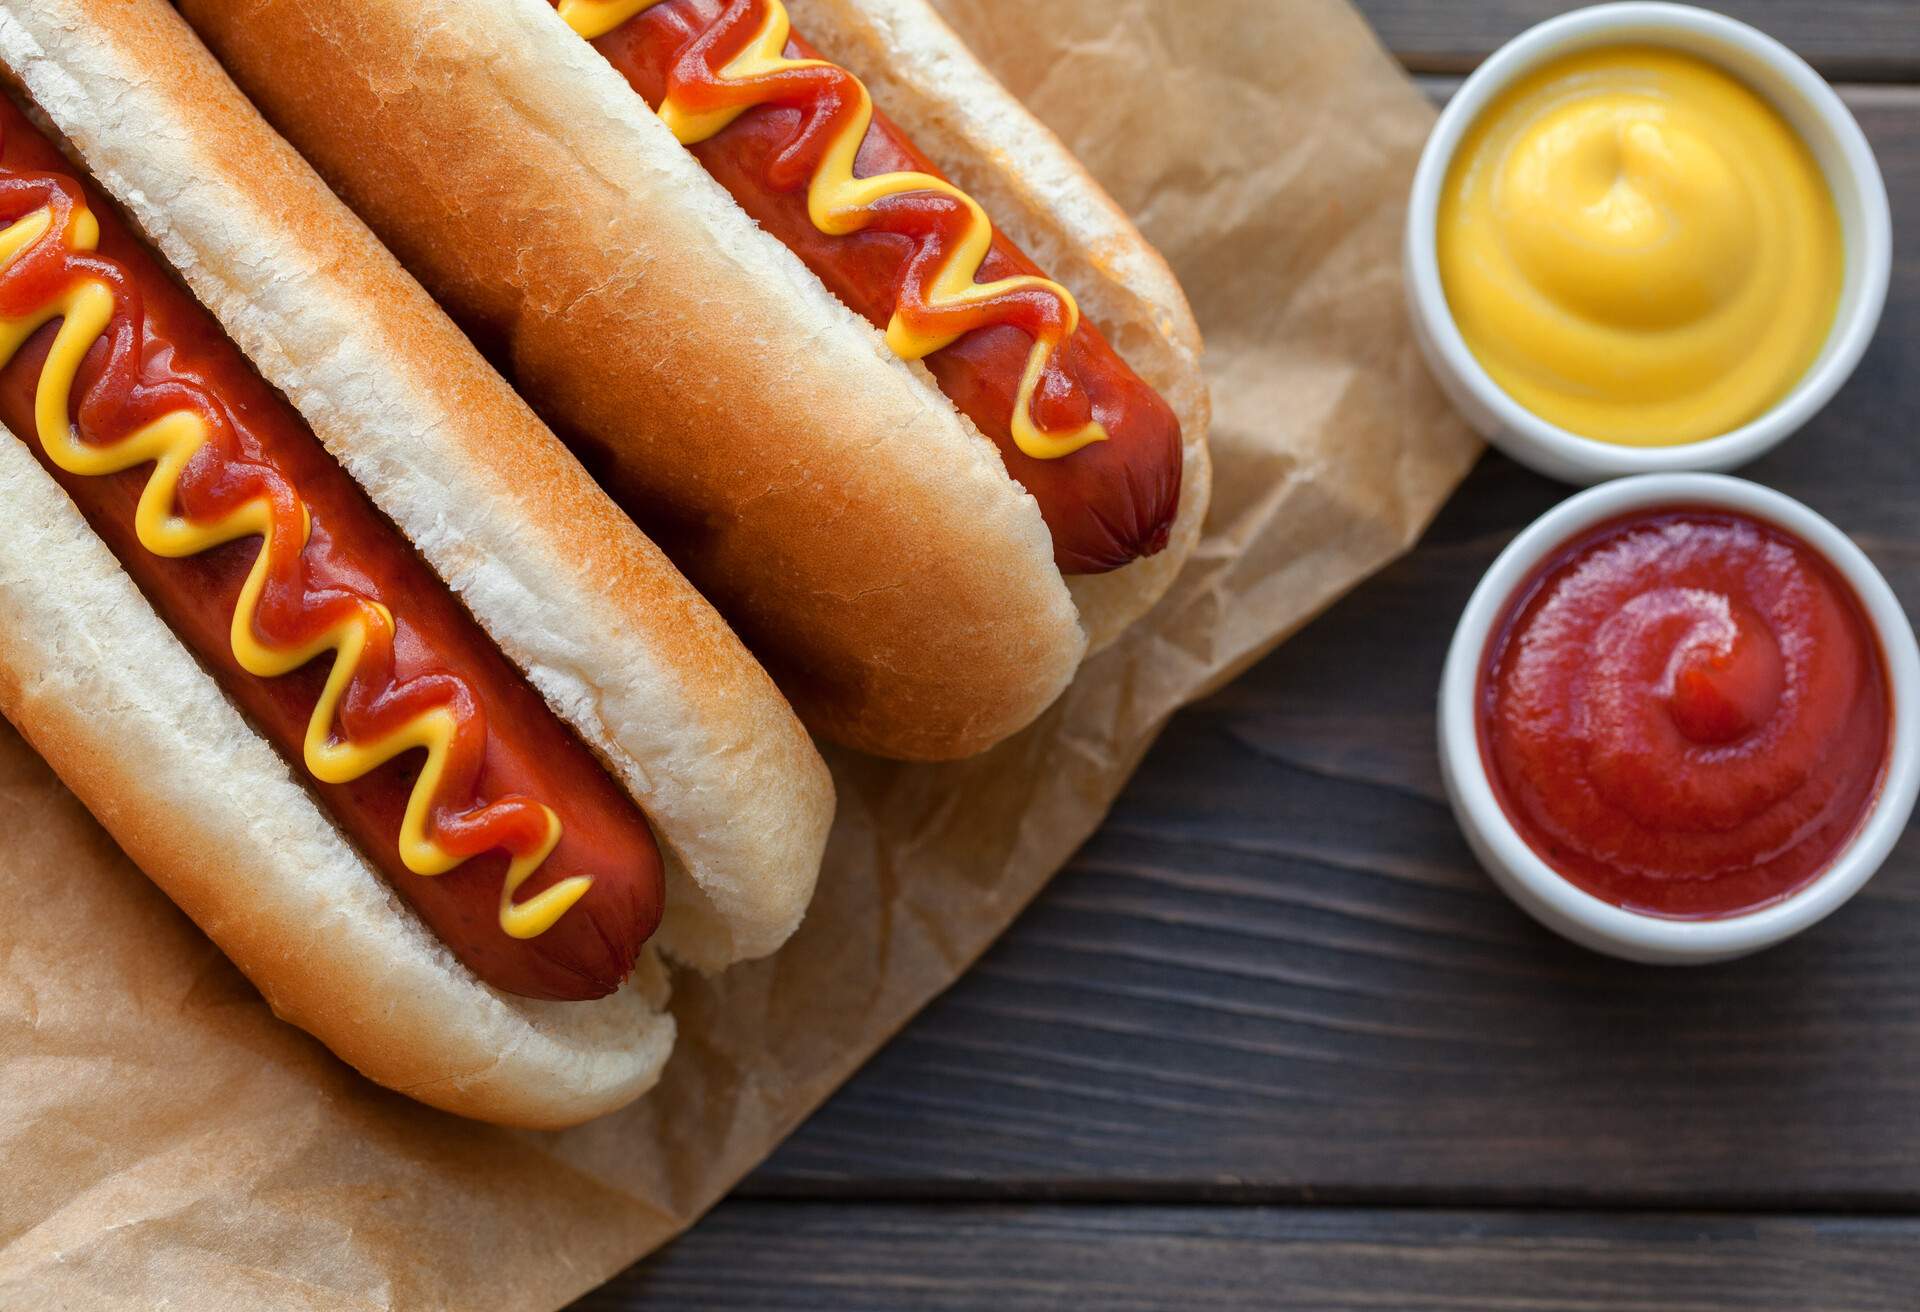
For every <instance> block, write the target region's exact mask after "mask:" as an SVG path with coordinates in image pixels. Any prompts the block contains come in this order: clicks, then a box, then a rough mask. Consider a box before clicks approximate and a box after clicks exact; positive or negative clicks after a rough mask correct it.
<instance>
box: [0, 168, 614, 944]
mask: <svg viewBox="0 0 1920 1312" xmlns="http://www.w3.org/2000/svg"><path fill="white" fill-rule="evenodd" d="M55 217H56V216H55V210H54V207H53V206H52V205H48V206H44V207H42V208H40V209H37V210H34V211H32V212H30V213H28V214H27V215H25V216H24V217H22V218H20V219H18V220H16V221H15V222H14V223H12V224H11V225H9V226H8V227H6V228H5V229H4V230H0V271H4V270H5V269H6V268H8V267H9V266H11V265H12V264H13V263H14V262H15V261H16V260H17V259H20V258H21V257H23V256H24V255H26V254H28V253H29V252H31V251H32V250H33V248H35V247H36V246H37V245H38V244H39V243H41V242H44V241H56V242H59V243H61V244H62V245H63V246H64V248H65V251H66V253H67V254H68V255H69V256H71V255H77V254H81V253H85V252H91V251H93V250H94V248H95V247H96V246H97V245H98V243H99V239H100V227H99V222H98V220H96V219H95V218H94V216H93V214H92V212H91V211H89V210H87V209H86V208H85V207H84V206H83V205H80V204H78V203H75V204H74V206H73V209H72V211H71V213H70V215H69V216H68V217H67V220H66V222H65V223H64V224H63V225H61V230H60V231H59V232H57V233H56V232H54V226H55ZM116 309H117V300H116V297H115V294H114V291H113V289H112V288H111V287H110V286H109V285H108V284H107V283H106V282H105V281H103V280H101V279H99V278H97V277H96V278H87V277H81V278H78V279H75V280H73V281H72V282H70V283H69V284H68V286H67V287H66V288H65V289H64V290H62V291H60V292H58V293H56V294H54V295H52V296H50V297H48V298H47V299H46V300H44V301H43V302H42V303H41V304H40V305H39V306H37V307H36V308H35V309H34V310H32V311H31V312H29V313H27V314H25V315H23V316H21V317H19V318H4V317H0V366H4V365H5V364H6V363H7V362H8V361H9V360H11V359H12V358H13V356H14V355H15V354H16V353H17V352H18V351H19V350H20V348H21V347H22V346H23V345H24V344H25V343H26V342H27V340H28V339H29V338H30V337H32V336H33V335H34V334H35V333H36V332H38V331H39V330H40V329H41V328H42V327H43V326H44V325H46V324H48V323H50V322H52V321H53V320H55V319H59V320H60V321H61V323H60V327H59V329H58V330H57V332H56V334H55V337H54V340H53V344H52V347H51V349H50V350H49V352H48V354H47V358H46V363H45V365H44V366H43V367H42V369H41V372H40V377H39V379H38V381H37V382H36V383H35V389H34V426H35V433H36V436H37V437H38V439H39V442H40V445H41V448H42V449H43V450H44V451H45V452H46V454H47V457H48V458H49V459H50V460H51V461H52V462H53V463H54V464H55V465H56V466H58V467H59V468H60V469H62V470H65V471H66V472H67V473H69V474H74V475H77V476H82V477H103V476H106V475H111V474H118V473H121V472H123V471H126V470H129V469H133V468H135V467H137V466H139V465H143V464H148V463H151V464H152V465H153V466H154V470H153V474H152V476H151V477H150V478H149V479H148V480H147V483H146V485H145V486H144V487H143V488H142V489H141V492H140V498H139V502H138V505H137V507H136V509H135V512H134V528H135V533H136V535H137V537H138V539H139V541H140V544H141V546H143V547H145V548H146V549H147V550H148V551H150V552H152V553H154V554H155V555H157V556H162V557H167V558H180V557H186V556H192V555H196V554H198V553H200V552H203V551H209V550H212V549H213V548H215V547H219V546H223V545H225V544H226V543H229V542H234V541H237V540H239V539H241V538H247V537H256V536H257V537H259V538H260V539H261V546H260V551H259V554H258V555H257V556H256V557H255V558H254V562H253V566H252V569H251V570H250V571H249V573H248V575H247V578H246V582H245V583H244V584H243V585H242V587H241V591H240V596H239V599H238V602H237V603H236V605H235V608H234V613H233V622H232V627H231V639H230V640H231V644H232V648H233V654H234V658H235V659H236V660H237V661H238V662H239V663H240V665H241V667H242V668H243V669H245V670H246V671H247V672H248V673H249V674H252V675H255V676H256V677H259V678H263V679H269V678H275V677H277V676H280V675H284V674H287V673H290V672H291V671H293V670H296V669H298V668H300V667H301V666H303V665H305V664H307V662H309V661H311V660H314V659H315V658H317V657H319V656H320V655H322V654H323V653H326V652H332V653H333V654H334V661H333V667H332V670H331V671H330V672H329V674H328V676H327V681H326V685H325V689H324V691H323V692H322V693H321V695H320V699H319V701H318V703H317V704H316V705H315V707H314V709H313V714H312V717H311V718H310V720H309V722H308V725H307V731H306V739H305V744H304V751H303V755H304V757H305V761H306V766H307V769H308V770H309V771H310V772H311V773H312V774H313V776H314V777H315V778H316V779H319V780H321V781H322V782H324V783H331V784H343V783H348V782H351V781H352V780H354V779H358V778H360V777H361V776H362V775H365V774H367V773H368V772H370V771H372V770H374V769H375V768H377V767H379V766H381V765H384V764H385V763H386V762H388V761H390V760H392V759H393V758H394V757H396V756H399V755H401V754H402V753H404V752H408V751H413V750H415V749H424V750H425V751H426V761H425V764H424V765H423V767H422V768H421V771H420V774H419V777H418V778H417V779H416V780H415V782H414V784H413V788H412V791H411V793H410V794H409V796H408V799H407V806H406V811H405V814H404V817H403V819H402V822H401V829H400V835H399V840H398V846H399V852H400V857H401V860H402V861H403V862H404V863H405V865H406V867H407V869H408V870H411V871H412V872H414V873H415V874H418V875H440V874H445V873H446V872H448V871H450V870H452V869H454V868H455V867H457V866H459V865H461V864H462V863H463V862H464V861H465V860H466V859H467V858H466V857H464V856H461V855H457V854H456V853H454V852H452V851H449V850H448V848H447V847H446V846H445V845H444V844H443V843H442V842H441V840H440V838H439V837H438V836H437V834H436V832H435V824H434V801H435V798H436V796H437V794H438V792H439V789H440V786H441V781H442V779H443V776H444V775H445V772H446V768H447V759H448V755H449V751H450V745H451V743H452V742H453V739H454V736H455V734H456V733H457V732H458V728H459V722H458V720H457V719H456V717H455V714H454V712H453V709H452V708H451V707H450V706H447V705H444V704H443V705H441V706H438V707H434V708H430V709H428V710H425V711H422V712H421V713H419V714H417V715H415V716H413V717H412V718H411V719H409V720H407V721H406V722H405V723H403V724H401V725H399V726H398V727H397V728H395V729H393V730H392V731H391V732H389V733H387V734H385V735H382V736H380V737H378V738H376V739H373V740H371V741H367V742H353V741H350V740H348V739H347V738H346V737H345V736H344V735H342V736H340V737H339V738H336V737H335V736H334V733H333V725H334V719H335V715H336V713H337V712H338V710H339V707H340V703H341V700H342V699H343V698H344V697H345V696H346V694H347V690H348V688H349V687H350V686H351V685H352V684H353V682H354V680H355V678H356V676H357V675H358V674H359V672H360V670H361V667H362V664H363V658H364V656H365V654H366V652H367V651H368V649H369V647H373V646H376V645H377V646H379V647H380V648H381V649H383V650H390V649H391V646H392V641H393V636H394V623H393V615H392V614H391V612H389V611H388V609H387V608H386V607H385V606H384V605H382V604H381V603H380V602H378V601H376V600H374V599H372V598H369V597H365V596H361V595H359V594H353V600H354V602H355V604H354V605H353V607H352V608H351V611H350V613H349V614H348V615H347V616H346V617H345V618H344V619H342V620H341V621H340V622H339V623H337V624H334V625H333V626H331V627H329V628H326V629H324V630H322V631H320V632H319V633H318V634H316V635H315V636H314V637H312V638H311V639H309V640H307V641H305V642H303V643H300V644H298V645H296V646H292V647H287V648H274V647H270V646H268V645H267V644H266V643H264V642H263V641H261V639H260V637H259V635H258V632H257V629H256V622H255V621H256V617H257V615H258V612H259V607H260V601H261V595H262V593H263V591H264V590H265V588H266V586H267V584H268V582H269V579H270V576H271V575H272V573H273V570H272V561H273V560H274V559H276V558H277V552H278V548H279V547H280V546H281V543H282V540H283V538H284V537H287V536H292V537H294V538H297V546H296V547H295V548H294V550H293V551H292V552H290V553H288V554H289V555H290V556H292V557H297V556H298V554H299V552H300V551H302V550H304V549H305V547H306V544H307V541H308V538H309V535H310V534H311V532H312V526H313V525H312V515H311V512H310V511H309V510H308V508H307V506H306V504H305V503H304V502H302V501H298V500H293V501H291V505H292V507H293V511H292V513H291V514H290V513H289V512H288V511H287V510H286V508H285V506H286V503H285V502H284V501H283V503H282V504H281V505H280V506H276V504H275V501H274V499H273V498H272V497H271V496H269V495H266V494H262V495H260V496H258V497H255V498H254V499H252V500H249V501H246V502H244V503H242V504H241V505H239V506H237V507H235V508H234V509H232V510H231V511H229V512H228V513H226V514H225V515H223V516H221V517H220V518H218V519H215V520H212V521H210V522H197V521H195V520H193V519H189V518H187V517H186V516H184V515H182V514H179V513H177V512H176V510H175V505H176V499H177V492H178V488H179V484H180V479H181V475H182V473H183V472H184V471H185V470H186V468H187V465H188V463H189V462H190V461H192V460H193V458H194V457H195V455H197V454H198V453H199V452H200V451H201V449H202V448H203V447H205V446H206V444H207V442H208V439H209V429H208V425H207V421H206V418H205V417H204V416H203V415H201V414H198V413H196V412H195V411H194V410H192V409H190V408H182V409H178V410H174V411H171V412H169V413H167V414H164V415H162V416H161V417H160V418H158V419H155V420H153V421H152V422H150V423H148V424H146V425H144V426H142V427H140V428H138V429H136V430H134V431H133V432H131V433H129V434H127V435H126V436H125V437H123V438H121V439H119V440H118V441H113V442H110V443H106V444H96V443H93V442H88V441H86V440H83V439H82V438H81V436H80V434H79V433H78V432H77V431H76V430H75V427H74V425H73V423H72V421H71V420H70V419H69V416H70V415H71V414H73V413H74V411H73V389H74V382H75V378H76V375H77V374H78V371H79V369H80V364H81V361H82V360H83V359H84V358H85V356H86V354H87V352H88V350H89V349H90V348H91V347H92V346H93V344H94V343H95V342H96V341H97V340H99V339H100V338H101V337H102V336H103V335H104V334H105V333H106V331H107V328H108V325H109V324H110V323H111V321H112V319H113V317H114V314H115V311H116ZM289 496H291V493H290V491H289ZM495 805H496V806H498V805H505V803H496V804H495ZM536 805H539V809H540V811H541V812H543V813H544V815H545V817H546V830H545V833H544V835H543V836H542V837H541V838H540V839H539V841H538V842H536V843H534V844H532V845H530V846H529V845H525V844H522V846H524V847H525V848H526V850H524V851H517V852H513V853H512V859H511V862H510V864H509V866H508V869H507V874H506V878H505V880H504V882H503V884H502V887H501V890H500V908H499V918H500V927H501V929H503V930H504V931H505V932H506V933H507V934H509V935H511V936H513V937H514V938H522V939H524V938H532V937H534V936H535V935H538V934H541V933H544V932H546V931H547V930H548V929H550V928H552V926H553V925H554V923H555V922H556V921H558V920H559V918H560V917H561V916H562V915H564V914H565V913H566V911H567V910H568V909H569V908H570V907H572V906H573V904H574V903H576V902H578V901H579V900H580V898H581V897H582V896H583V895H584V894H585V893H586V891H587V889H588V887H589V886H590V885H591V883H592V882H593V881H592V879H591V878H590V877H588V876H584V875H576V876H572V877H570V878H567V879H564V880H561V881H560V882H558V883H556V884H555V885H554V886H553V887H551V888H548V889H546V890H544V891H542V892H541V893H539V894H537V895H536V896H534V897H531V898H528V899H527V900H526V901H525V902H521V903H517V902H515V901H514V894H515V892H517V891H518V890H519V888H520V886H521V885H522V884H524V883H525V882H526V881H527V880H528V879H529V878H530V877H531V876H532V875H533V873H534V871H535V870H537V869H538V868H539V867H540V865H541V864H542V863H543V862H544V861H545V860H546V859H547V857H548V855H549V854H550V853H551V852H552V851H553V849H554V847H555V846H556V845H557V844H558V843H559V841H560V832H561V827H560V818H559V816H557V815H556V814H554V812H553V810H552V808H550V807H547V806H545V805H543V804H536ZM482 811H484V808H482Z"/></svg>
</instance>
